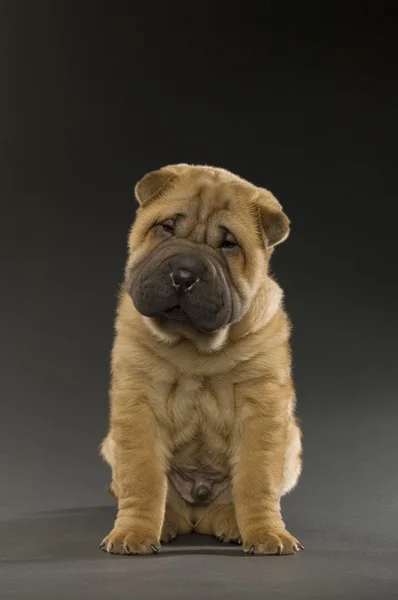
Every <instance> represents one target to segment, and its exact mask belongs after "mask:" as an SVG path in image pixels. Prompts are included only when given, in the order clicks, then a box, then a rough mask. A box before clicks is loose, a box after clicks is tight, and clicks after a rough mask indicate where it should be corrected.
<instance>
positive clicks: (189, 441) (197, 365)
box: [100, 164, 302, 554]
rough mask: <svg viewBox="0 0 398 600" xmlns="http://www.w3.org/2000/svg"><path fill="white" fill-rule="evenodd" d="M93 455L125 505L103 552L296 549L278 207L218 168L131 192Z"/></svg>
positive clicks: (297, 461)
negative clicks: (180, 541) (287, 520)
mask: <svg viewBox="0 0 398 600" xmlns="http://www.w3.org/2000/svg"><path fill="white" fill-rule="evenodd" d="M135 196H136V198H137V200H138V202H139V204H140V207H139V209H138V211H137V215H136V218H135V221H134V223H133V226H132V229H131V232H130V236H129V254H128V260H127V264H126V268H125V279H124V284H123V286H122V291H121V294H120V298H119V304H118V310H117V317H116V325H115V339H114V345H113V352H112V381H111V389H110V425H109V433H108V435H107V437H106V438H105V440H104V441H103V443H102V446H101V453H102V456H103V457H104V459H105V460H106V461H107V462H108V463H109V465H110V467H111V469H112V483H111V485H110V492H111V493H112V495H113V496H114V497H115V499H116V500H117V503H118V512H117V518H116V521H115V524H114V527H113V529H112V531H111V532H110V533H109V535H108V536H107V537H106V538H105V539H104V540H103V542H102V543H101V545H100V547H101V548H103V549H104V550H106V551H107V552H111V553H114V554H150V553H152V552H158V550H159V549H160V547H161V542H169V541H171V540H173V539H174V538H175V537H176V536H178V535H180V534H186V533H189V532H191V531H195V532H198V533H201V534H208V535H213V536H216V537H217V538H218V539H219V541H224V542H232V541H234V542H237V543H242V546H243V550H244V552H247V553H249V554H294V553H295V552H297V551H298V550H299V549H300V548H302V546H301V544H300V542H299V541H298V540H297V539H296V538H295V537H293V536H292V535H291V534H290V533H289V532H288V531H287V530H286V528H285V524H284V522H283V520H282V516H281V507H280V500H281V497H282V496H283V495H284V494H286V493H287V492H289V491H290V490H291V489H292V488H293V487H294V486H295V485H296V482H297V480H298V477H299V475H300V472H301V433H300V429H299V427H298V425H297V423H296V418H295V391H294V386H293V382H292V378H291V356H290V342H289V337H290V323H289V318H288V316H287V314H286V312H285V310H284V307H283V294H282V290H281V288H280V287H279V285H278V284H277V283H276V282H275V281H274V280H273V279H272V278H271V277H270V275H269V273H268V270H269V261H270V257H271V255H272V253H273V251H274V248H275V246H276V245H277V244H280V243H281V242H283V241H284V240H285V239H286V238H287V236H288V234H289V224H290V221H289V219H288V217H287V216H286V214H285V213H284V212H283V210H282V207H281V205H280V204H279V202H278V201H277V200H276V198H275V197H274V196H273V195H272V194H271V193H270V192H269V191H267V190H266V189H264V188H260V187H256V186H255V185H253V184H251V183H249V182H248V181H246V180H244V179H242V178H240V177H238V176H236V175H233V174H232V173H230V172H229V171H227V170H224V169H219V168H213V167H208V166H190V165H187V164H178V165H171V166H167V167H164V168H161V169H160V170H157V171H153V172H151V173H148V174H147V175H145V177H143V179H141V180H140V181H139V182H138V183H137V185H136V187H135Z"/></svg>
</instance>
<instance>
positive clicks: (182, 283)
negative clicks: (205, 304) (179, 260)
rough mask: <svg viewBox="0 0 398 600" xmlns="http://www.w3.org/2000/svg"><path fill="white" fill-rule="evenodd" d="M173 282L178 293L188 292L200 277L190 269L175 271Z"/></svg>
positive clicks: (173, 272)
mask: <svg viewBox="0 0 398 600" xmlns="http://www.w3.org/2000/svg"><path fill="white" fill-rule="evenodd" d="M170 277H171V281H172V283H173V286H174V287H175V289H176V290H177V292H182V293H185V292H188V291H189V290H190V289H191V288H192V287H193V286H194V285H195V283H197V282H198V281H199V277H198V276H197V275H196V274H195V273H192V271H188V269H173V271H172V272H171V273H170Z"/></svg>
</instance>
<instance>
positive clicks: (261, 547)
mask: <svg viewBox="0 0 398 600" xmlns="http://www.w3.org/2000/svg"><path fill="white" fill-rule="evenodd" d="M299 550H304V548H303V546H302V545H301V544H300V542H299V541H298V540H297V539H296V538H295V537H293V536H292V535H290V533H289V532H288V531H286V530H283V529H282V530H281V531H272V532H271V531H267V529H265V528H264V529H261V528H260V529H257V530H255V531H253V532H252V533H250V534H249V535H247V536H246V537H244V538H243V551H244V552H246V553H247V554H279V555H285V554H296V553H297V552H298V551H299Z"/></svg>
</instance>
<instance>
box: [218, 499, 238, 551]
mask: <svg viewBox="0 0 398 600" xmlns="http://www.w3.org/2000/svg"><path fill="white" fill-rule="evenodd" d="M213 530H214V535H215V536H216V538H217V540H218V541H219V542H220V543H229V542H233V543H235V544H241V543H242V540H241V537H240V533H239V527H238V523H237V521H236V516H235V509H234V507H233V506H232V505H227V506H224V507H222V508H221V509H219V510H218V511H217V512H216V514H215V516H214V519H213Z"/></svg>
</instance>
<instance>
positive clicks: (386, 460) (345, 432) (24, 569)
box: [0, 409, 398, 600]
mask: <svg viewBox="0 0 398 600" xmlns="http://www.w3.org/2000/svg"><path fill="white" fill-rule="evenodd" d="M334 410H335V409H334ZM340 416H341V415H340ZM340 416H338V415H336V414H327V415H325V419H324V424H323V426H322V427H317V426H316V425H317V423H319V422H320V421H319V415H318V416H317V415H313V417H312V418H311V419H306V423H305V426H304V429H305V430H307V433H308V435H307V436H306V467H305V470H304V474H303V477H302V480H301V483H300V485H299V487H298V488H297V490H296V491H295V492H293V493H292V494H291V495H290V496H288V497H287V498H286V499H285V501H284V515H285V520H286V521H287V524H288V527H289V528H290V529H291V531H292V532H293V533H294V534H295V535H296V536H297V537H299V538H300V539H301V540H302V542H303V543H304V545H305V551H304V552H302V553H300V554H299V555H297V556H288V557H252V556H245V555H244V554H243V552H242V551H241V549H240V548H239V547H236V546H232V545H231V546H229V545H228V546H222V545H220V544H218V543H217V542H216V541H213V540H212V539H210V538H207V537H202V536H186V537H181V538H180V539H179V540H177V541H176V542H175V543H174V544H173V545H171V546H167V547H163V549H162V552H161V553H160V554H159V555H157V556H151V557H118V556H109V555H106V554H104V553H102V552H101V551H99V550H98V549H97V545H98V543H99V541H100V540H101V538H102V537H103V536H104V535H105V534H106V533H107V532H108V530H109V528H110V527H111V524H112V520H113V518H114V514H115V507H114V506H113V504H112V501H111V500H109V499H108V497H107V495H106V492H105V489H104V488H105V484H106V481H107V478H108V471H107V468H106V467H105V466H103V465H101V463H100V462H99V461H97V459H96V456H95V453H94V452H93V451H92V450H93V445H92V443H91V442H92V440H91V437H92V436H91V435H89V436H88V439H87V440H86V441H85V442H84V445H85V444H87V448H86V451H84V449H83V452H82V454H81V459H80V460H77V457H76V456H74V451H73V449H71V452H70V456H69V458H65V457H63V458H60V457H58V460H54V456H51V455H49V453H48V451H46V448H45V447H42V448H41V449H40V448H36V452H37V454H36V458H38V459H41V460H39V462H31V463H30V465H31V472H30V473H29V471H28V470H26V465H27V464H29V460H30V459H31V457H29V455H27V454H25V453H24V452H23V451H22V450H21V451H20V455H19V454H18V447H17V448H16V449H15V452H14V460H15V469H14V471H13V473H12V474H11V478H10V481H11V486H10V487H9V488H8V492H9V494H10V495H12V496H13V498H12V500H11V497H10V496H9V497H8V498H4V502H2V506H1V517H2V520H1V532H0V534H1V540H2V545H1V551H0V552H1V577H0V591H1V594H0V597H1V598H2V600H3V599H6V598H7V599H8V598H14V597H15V598H32V599H37V600H39V599H40V600H47V599H48V600H50V599H51V600H53V599H54V598H57V600H63V599H65V600H69V599H70V598H88V599H90V598H109V599H112V600H118V599H119V598H120V599H122V598H123V599H125V598H127V597H133V598H139V599H142V600H146V599H150V598H151V599H154V598H197V599H199V598H205V599H206V598H220V599H221V598H228V599H230V600H231V599H235V598H240V597H241V596H242V594H244V595H245V596H246V597H248V598H263V597H266V596H268V597H270V598H298V599H299V598H300V599H302V598H305V599H309V598H333V599H334V598H344V599H345V598H347V599H354V598H358V599H359V598H361V599H363V598H369V599H370V598H385V599H390V598H391V599H393V598H396V597H397V596H398V592H397V590H398V574H397V561H398V542H397V539H398V520H397V517H396V515H397V513H396V508H397V500H396V498H397V496H396V493H395V494H394V491H395V488H396V461H395V458H394V455H393V452H392V450H393V449H394V447H395V429H396V425H395V422H394V419H391V418H383V417H380V416H378V417H377V416H376V411H375V413H374V414H373V415H372V414H370V411H369V410H368V412H367V416H366V418H362V419H359V421H358V422H357V424H356V427H355V429H353V427H354V424H355V421H354V416H353V415H349V414H347V415H346V419H345V421H343V422H342V421H341V420H340ZM353 431H354V432H355V434H354V435H352V432H353ZM350 432H351V434H350ZM376 433H377V435H378V437H377V438H375V434H376ZM372 439H373V440H375V439H377V442H376V443H375V442H373V444H372ZM56 448H57V442H56V439H55V438H54V449H56ZM81 450H82V448H81V446H80V451H81ZM32 451H33V445H32ZM18 457H19V458H20V459H21V462H19V460H18ZM61 462H62V465H61ZM18 469H19V470H20V472H19V473H18ZM40 473H42V475H43V480H42V481H41V482H40V477H39V474H40ZM19 475H21V479H20V480H19V481H17V479H18V477H19ZM35 475H36V477H35ZM35 481H36V483H35ZM13 483H14V485H13ZM39 483H41V484H42V485H41V486H39V485H38V484H39ZM73 485H75V487H74V488H73V487H72V488H71V486H73ZM51 506H52V507H53V508H51Z"/></svg>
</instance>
